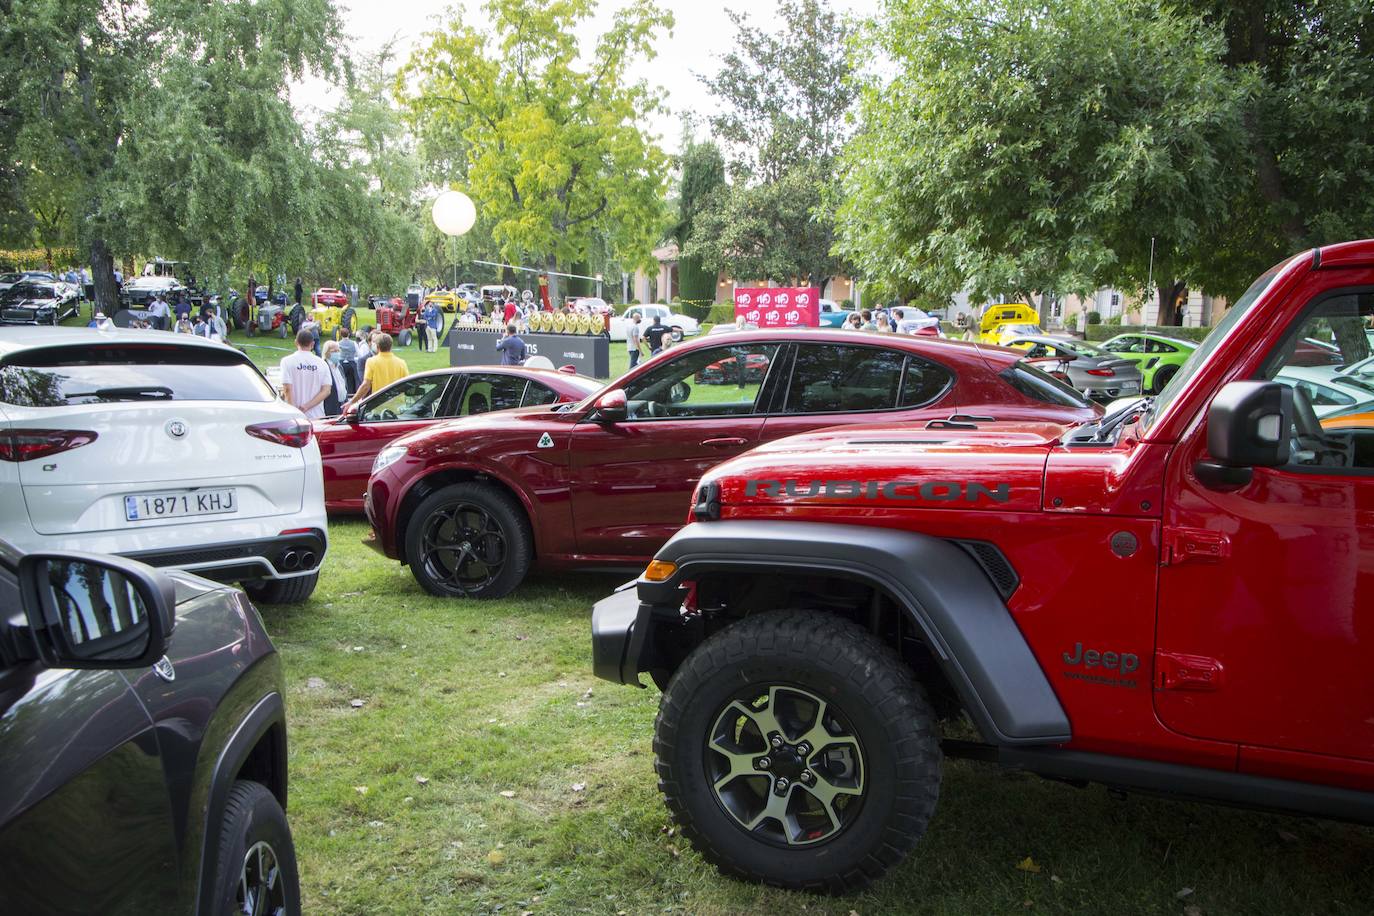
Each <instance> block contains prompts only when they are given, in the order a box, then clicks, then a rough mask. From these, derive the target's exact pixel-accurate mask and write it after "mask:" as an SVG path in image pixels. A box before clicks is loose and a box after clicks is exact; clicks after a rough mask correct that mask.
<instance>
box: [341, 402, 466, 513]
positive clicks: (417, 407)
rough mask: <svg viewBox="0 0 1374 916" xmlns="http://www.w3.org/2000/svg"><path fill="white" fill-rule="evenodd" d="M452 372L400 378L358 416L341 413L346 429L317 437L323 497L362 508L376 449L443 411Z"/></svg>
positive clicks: (446, 411)
mask: <svg viewBox="0 0 1374 916" xmlns="http://www.w3.org/2000/svg"><path fill="white" fill-rule="evenodd" d="M454 378H455V376H451V375H429V376H420V377H418V378H408V379H402V380H401V381H399V382H396V383H394V384H392V385H388V386H387V387H386V388H383V389H382V390H381V391H379V392H377V393H376V394H374V395H372V396H371V397H369V398H368V399H367V400H366V401H364V402H363V403H362V406H361V407H359V409H358V411H357V413H356V415H355V416H356V417H357V422H353V423H349V422H347V421H346V420H345V419H344V418H340V419H339V420H338V421H337V424H338V425H339V426H342V427H346V428H347V429H348V432H346V433H342V434H340V433H333V434H331V435H329V436H326V437H322V438H321V440H320V457H321V458H322V459H323V461H324V498H325V502H326V503H330V504H340V503H343V504H348V505H353V504H356V505H357V507H358V508H361V507H362V499H363V491H364V490H366V489H367V479H368V477H370V476H371V475H372V462H373V460H375V459H376V457H377V453H378V452H380V451H381V450H382V448H383V447H385V446H386V445H387V444H388V443H389V442H391V441H392V440H393V439H398V438H400V437H401V436H404V435H405V434H406V433H411V432H414V431H415V430H417V429H424V428H425V427H426V426H429V425H430V424H431V423H433V422H435V421H436V420H439V419H444V418H445V417H447V416H448V415H449V407H448V405H449V403H450V401H452V400H453V398H451V397H450V396H449V394H450V392H449V388H450V385H451V382H452V380H453V379H454ZM458 384H461V379H458ZM331 432H332V431H331Z"/></svg>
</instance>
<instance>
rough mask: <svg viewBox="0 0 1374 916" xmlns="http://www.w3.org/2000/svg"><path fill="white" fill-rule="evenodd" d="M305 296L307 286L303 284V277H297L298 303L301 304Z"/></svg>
mask: <svg viewBox="0 0 1374 916" xmlns="http://www.w3.org/2000/svg"><path fill="white" fill-rule="evenodd" d="M304 296H305V287H304V286H302V285H301V278H300V277H297V278H296V304H297V305H300V304H301V299H302V298H304Z"/></svg>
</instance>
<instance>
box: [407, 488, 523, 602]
mask: <svg viewBox="0 0 1374 916" xmlns="http://www.w3.org/2000/svg"><path fill="white" fill-rule="evenodd" d="M421 538H422V541H421V548H420V550H421V557H422V561H423V563H424V565H425V568H426V570H427V571H428V572H429V574H430V575H431V576H433V577H434V579H435V580H436V581H438V582H439V583H440V584H442V585H443V586H444V587H446V588H451V589H453V590H454V591H455V592H458V593H460V594H472V593H475V592H479V591H481V590H482V589H484V588H485V587H487V586H488V585H490V584H491V583H492V581H493V580H494V579H496V577H497V576H499V575H500V574H501V569H502V568H503V567H504V566H505V563H506V536H505V532H504V531H503V530H502V528H501V524H500V522H498V521H497V520H496V519H495V518H493V517H492V515H491V513H490V512H488V511H487V510H486V509H484V508H482V507H481V506H476V505H473V504H471V503H455V504H453V505H451V506H445V507H442V508H440V509H438V510H436V511H435V512H434V513H433V514H431V515H430V517H429V518H427V519H426V520H425V525H424V530H423V531H422V532H421Z"/></svg>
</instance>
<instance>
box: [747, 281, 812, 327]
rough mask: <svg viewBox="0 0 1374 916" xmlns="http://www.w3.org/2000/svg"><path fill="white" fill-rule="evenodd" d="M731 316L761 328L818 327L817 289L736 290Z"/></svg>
mask: <svg viewBox="0 0 1374 916" xmlns="http://www.w3.org/2000/svg"><path fill="white" fill-rule="evenodd" d="M735 317H736V318H739V317H743V318H744V320H745V321H747V322H749V323H750V324H753V325H757V326H758V327H761V328H815V327H819V326H820V323H821V291H820V290H819V289H817V288H816V287H814V286H775V287H771V288H741V289H737V290H735Z"/></svg>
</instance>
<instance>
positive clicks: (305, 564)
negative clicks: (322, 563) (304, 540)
mask: <svg viewBox="0 0 1374 916" xmlns="http://www.w3.org/2000/svg"><path fill="white" fill-rule="evenodd" d="M314 568H315V553H314V551H310V550H302V551H301V569H314Z"/></svg>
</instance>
